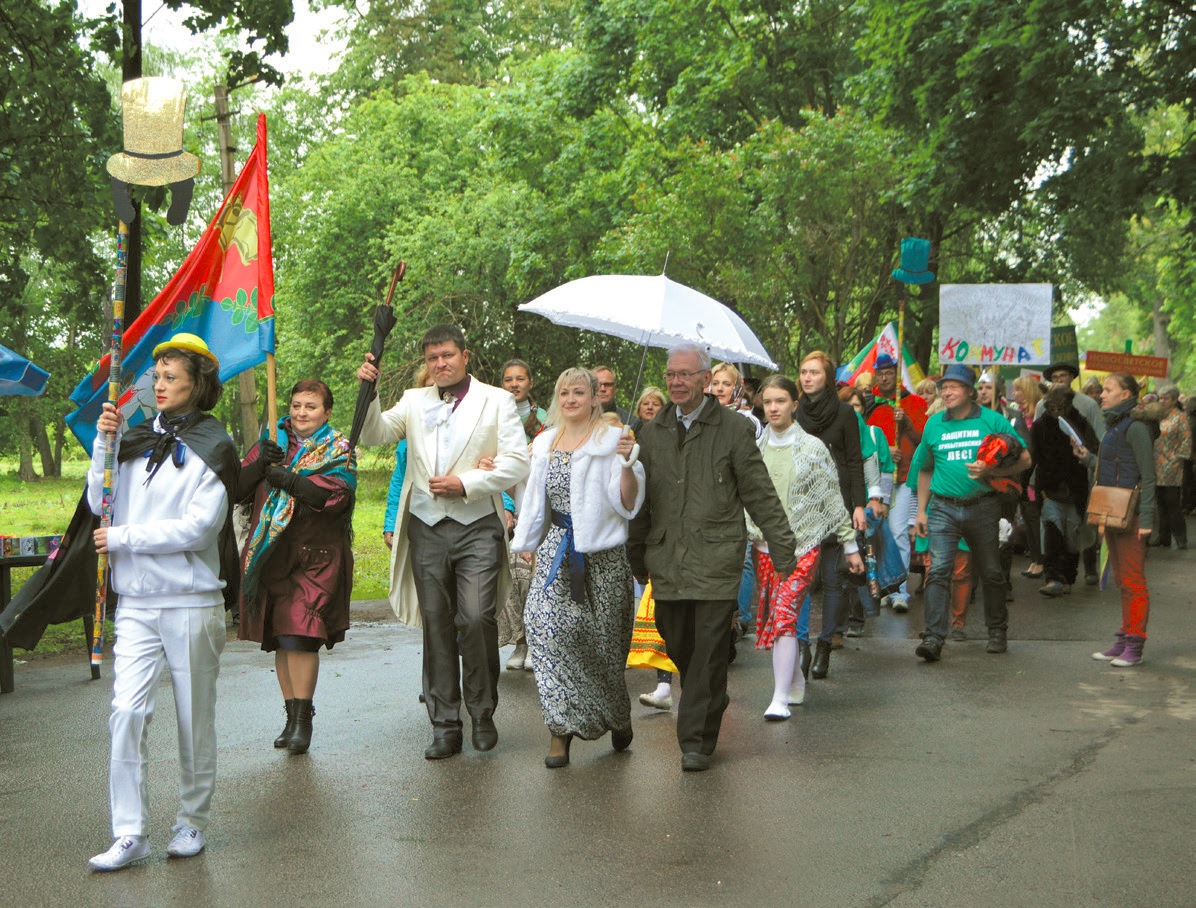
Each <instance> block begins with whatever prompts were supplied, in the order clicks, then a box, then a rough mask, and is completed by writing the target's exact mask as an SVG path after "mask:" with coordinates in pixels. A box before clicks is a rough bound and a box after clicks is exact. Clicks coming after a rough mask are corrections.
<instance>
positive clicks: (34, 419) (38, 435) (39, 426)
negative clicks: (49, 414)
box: [29, 414, 62, 478]
mask: <svg viewBox="0 0 1196 908" xmlns="http://www.w3.org/2000/svg"><path fill="white" fill-rule="evenodd" d="M29 434H30V435H32V436H33V440H34V443H35V444H36V445H37V453H38V456H40V457H41V459H42V476H45V477H47V478H48V477H51V476H61V475H62V471H61V470H59V469H58V465H57V464H56V463H55V462H54V451H53V449H52V448H51V447H50V436H49V435H48V434H46V424H45V422H44V421H43V420H42V418H41V417H40V416H38V415H36V414H34V415H33V416H30V417H29Z"/></svg>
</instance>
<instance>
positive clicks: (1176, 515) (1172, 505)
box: [1153, 486, 1188, 545]
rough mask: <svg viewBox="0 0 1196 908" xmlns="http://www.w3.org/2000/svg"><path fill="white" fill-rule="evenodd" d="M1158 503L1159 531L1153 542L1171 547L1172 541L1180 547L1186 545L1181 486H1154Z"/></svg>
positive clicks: (1186, 534)
mask: <svg viewBox="0 0 1196 908" xmlns="http://www.w3.org/2000/svg"><path fill="white" fill-rule="evenodd" d="M1155 497H1156V500H1157V501H1158V503H1159V504H1158V507H1159V517H1158V527H1159V531H1158V533H1156V534H1155V538H1154V540H1153V541H1154V542H1157V543H1158V544H1159V545H1171V540H1172V539H1174V540H1175V541H1176V542H1177V543H1179V544H1180V545H1187V544H1188V525H1187V524H1186V523H1185V522H1184V509H1183V486H1155Z"/></svg>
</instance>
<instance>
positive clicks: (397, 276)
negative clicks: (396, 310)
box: [386, 261, 407, 306]
mask: <svg viewBox="0 0 1196 908" xmlns="http://www.w3.org/2000/svg"><path fill="white" fill-rule="evenodd" d="M406 273H407V263H406V262H403V261H400V262H399V264H398V265H397V266H396V267H395V270H394V273H393V274H391V276H390V289H389V290H387V291H386V305H387V306H390V305H391V300H393V299H394V298H395V287H397V286H398V285H399V281H401V280H402V279H403V275H405V274H406Z"/></svg>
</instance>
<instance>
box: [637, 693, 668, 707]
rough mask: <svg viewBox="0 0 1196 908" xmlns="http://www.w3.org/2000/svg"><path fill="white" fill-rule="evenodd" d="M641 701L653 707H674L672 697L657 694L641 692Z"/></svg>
mask: <svg viewBox="0 0 1196 908" xmlns="http://www.w3.org/2000/svg"><path fill="white" fill-rule="evenodd" d="M640 703H642V704H643V705H644V706H651V707H652V708H653V709H672V708H673V698H672V697H658V696H656V694H640Z"/></svg>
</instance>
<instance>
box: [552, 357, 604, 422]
mask: <svg viewBox="0 0 1196 908" xmlns="http://www.w3.org/2000/svg"><path fill="white" fill-rule="evenodd" d="M574 385H581V386H582V387H585V388H589V389H590V396H591V397H592V398H593V399H594V405H593V407H592V409H591V410H590V420H589V426H590V434H591V437H593V438H597V437H598V436H599V435H601V434H602V431H603V429H604V428H605V423H603V421H602V402H601V401H599V400H598V376H597V375H595V374H594V373H593V372H591V371H590V370H589V369H583V368H581V367H580V366H575V367H573V368H572V369H566V370H565V371H564V372H562V373H561V374H560V375H558V376H557V379H556V385H555V386H554V387H553V389H552V403H551V404H550V405H549V407H548V419H547V420H545V422H544V425H545V427H553V426H560V425H561V424H562V423H563V422H564V419H563V418H562V417H561V391H562V389H564V388H571V387H573V386H574ZM615 415H616V418H617V416H618V414H615Z"/></svg>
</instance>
